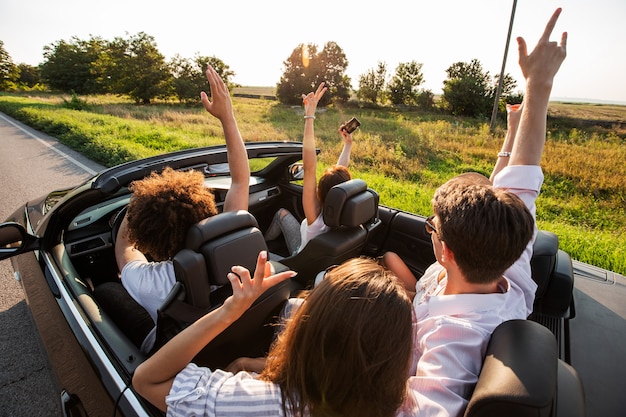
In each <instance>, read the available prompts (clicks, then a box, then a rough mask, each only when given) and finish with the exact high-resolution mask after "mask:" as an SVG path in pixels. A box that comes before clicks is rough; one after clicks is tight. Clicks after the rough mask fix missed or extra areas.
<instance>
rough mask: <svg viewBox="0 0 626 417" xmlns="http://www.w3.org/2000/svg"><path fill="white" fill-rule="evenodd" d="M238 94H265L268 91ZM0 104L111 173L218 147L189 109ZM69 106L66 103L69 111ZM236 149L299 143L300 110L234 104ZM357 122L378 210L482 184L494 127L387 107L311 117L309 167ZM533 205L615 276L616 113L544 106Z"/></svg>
mask: <svg viewBox="0 0 626 417" xmlns="http://www.w3.org/2000/svg"><path fill="white" fill-rule="evenodd" d="M238 91H239V93H243V94H257V95H263V96H270V95H271V94H270V93H272V92H273V89H270V88H269V87H246V88H240V89H239V90H238ZM68 103H70V104H71V101H70V98H69V97H64V98H62V97H59V96H54V95H42V96H26V95H0V111H3V112H5V113H7V114H9V115H11V116H13V117H15V118H17V119H19V120H21V121H23V122H25V123H27V124H28V125H30V126H32V127H34V128H36V129H39V130H41V131H44V132H46V133H48V134H50V135H52V136H55V137H57V138H58V139H59V140H60V141H62V142H63V143H65V144H67V145H69V146H71V147H72V148H74V149H77V150H78V151H80V152H82V153H83V154H85V155H86V156H88V157H90V158H92V159H94V160H96V161H98V162H100V163H102V164H104V165H107V166H112V165H115V164H118V163H121V162H125V161H128V160H133V159H137V158H142V157H145V156H150V155H155V154H159V153H162V152H167V151H172V150H177V149H183V148H191V147H197V146H206V145H213V144H218V143H223V137H222V130H221V126H220V124H219V122H218V121H217V120H216V119H214V118H213V117H211V116H210V115H208V114H207V113H206V111H205V110H204V109H203V108H202V106H201V105H199V106H183V105H178V104H173V103H160V104H153V105H150V106H136V105H134V104H133V103H131V102H129V101H125V100H123V99H120V98H116V97H110V96H97V97H85V98H80V99H79V102H78V104H79V106H78V107H79V108H81V109H82V110H73V109H72V108H76V106H71V105H68ZM75 104H76V103H75ZM233 106H234V109H235V114H236V116H237V120H238V124H239V128H240V130H241V133H242V136H243V137H244V140H245V141H264V140H296V141H299V140H301V138H302V128H303V123H302V117H301V115H302V109H301V108H297V107H296V108H294V107H290V106H284V105H281V104H279V103H278V102H277V101H274V100H258V99H251V98H242V97H234V98H233ZM352 116H356V117H357V118H359V120H360V121H361V123H362V126H361V128H360V129H359V130H357V131H356V133H355V134H354V140H355V145H354V147H353V153H352V162H351V165H350V169H351V171H352V172H353V174H354V176H356V177H361V178H363V179H365V180H366V181H367V183H368V185H369V186H370V187H372V188H374V189H376V190H377V191H378V192H379V193H380V196H381V203H382V204H384V205H387V206H391V207H396V208H399V209H402V210H405V211H409V212H415V213H420V214H429V213H430V211H431V209H430V199H431V197H432V195H433V193H434V190H435V189H436V188H437V187H438V186H439V185H440V184H442V183H443V182H444V181H446V180H448V179H449V178H451V177H452V176H454V175H457V174H459V173H462V172H467V171H478V172H481V173H483V174H486V175H489V173H490V172H491V168H492V167H493V164H494V163H495V160H496V154H497V152H498V151H499V148H500V145H501V142H502V138H503V137H504V133H505V132H504V130H503V127H504V123H503V122H502V123H500V125H499V126H498V127H497V128H496V131H495V134H494V135H493V136H492V135H491V134H490V133H489V121H488V120H475V119H467V118H458V117H452V116H448V115H442V114H425V113H421V112H416V111H400V110H397V109H391V108H379V109H369V108H368V109H366V108H359V107H329V108H327V109H319V110H318V118H317V120H316V123H315V133H316V136H317V138H318V143H317V144H318V147H319V148H320V150H321V153H320V161H321V164H320V166H326V165H329V164H332V163H335V162H336V158H337V156H338V154H339V152H340V149H341V139H340V137H339V134H338V133H337V128H338V126H339V125H340V124H341V123H342V122H343V121H346V120H348V119H349V118H351V117H352ZM548 128H549V131H548V139H547V142H546V146H545V150H544V157H543V161H542V167H543V169H544V173H545V183H544V187H543V189H542V194H541V196H540V197H539V199H538V201H537V206H538V214H537V218H538V224H539V227H540V228H542V229H545V230H549V231H552V232H554V233H556V234H557V235H558V236H559V240H560V245H561V248H562V249H563V250H565V251H567V252H569V253H570V254H571V255H572V257H573V258H574V259H577V260H580V261H583V262H586V263H589V264H593V265H597V266H599V267H602V268H606V269H609V270H612V271H615V272H618V273H620V274H626V233H625V232H626V216H625V215H624V213H625V211H626V210H625V209H626V164H625V163H624V161H626V139H625V138H626V107H625V106H604V105H592V104H573V103H551V105H550V108H549V118H548Z"/></svg>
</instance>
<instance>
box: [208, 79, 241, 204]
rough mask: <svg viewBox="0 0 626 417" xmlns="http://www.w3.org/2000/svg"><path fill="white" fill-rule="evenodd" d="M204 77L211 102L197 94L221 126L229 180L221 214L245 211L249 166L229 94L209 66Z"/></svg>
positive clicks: (222, 82)
mask: <svg viewBox="0 0 626 417" xmlns="http://www.w3.org/2000/svg"><path fill="white" fill-rule="evenodd" d="M206 76H207V79H208V81H209V85H210V86H211V99H212V101H209V98H208V96H207V94H206V93H205V92H204V91H203V92H201V93H200V98H201V99H202V104H203V105H204V108H205V109H206V110H207V111H208V112H209V113H211V114H212V115H213V116H215V117H216V118H218V119H219V121H220V122H221V123H222V129H223V130H224V138H225V139H226V150H227V153H228V167H229V170H230V176H231V180H232V182H231V185H230V188H229V190H228V192H227V193H226V199H225V201H224V211H236V210H248V199H249V196H248V191H249V187H250V164H249V163H248V153H247V152H246V147H245V145H244V143H243V139H242V138H241V133H240V132H239V127H238V126H237V120H236V119H235V114H234V112H233V106H232V102H231V99H230V93H229V91H228V87H226V84H225V83H224V81H223V80H222V78H221V77H220V76H219V74H218V73H217V72H215V70H214V69H213V68H212V67H209V68H208V69H207V71H206Z"/></svg>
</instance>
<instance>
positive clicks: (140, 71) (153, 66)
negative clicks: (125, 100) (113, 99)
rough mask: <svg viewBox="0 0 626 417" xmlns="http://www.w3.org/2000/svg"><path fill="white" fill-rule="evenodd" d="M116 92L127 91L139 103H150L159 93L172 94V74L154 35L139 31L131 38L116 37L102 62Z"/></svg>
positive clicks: (160, 94) (161, 95)
mask: <svg viewBox="0 0 626 417" xmlns="http://www.w3.org/2000/svg"><path fill="white" fill-rule="evenodd" d="M102 67H103V68H106V69H107V77H110V80H111V88H112V90H113V92H114V93H116V94H126V95H128V96H130V97H131V98H132V99H133V100H135V102H136V103H142V104H150V102H151V100H152V99H154V98H157V97H163V98H165V97H168V96H169V95H170V93H171V91H172V84H171V80H172V75H171V74H170V71H169V67H168V64H167V63H166V62H165V57H164V56H163V55H162V54H161V53H160V52H159V50H158V48H157V45H156V42H155V40H154V37H152V36H150V35H148V34H146V33H144V32H139V33H137V34H136V35H132V36H130V37H129V38H128V39H124V38H121V37H116V38H115V39H114V40H113V41H112V42H110V43H109V48H108V54H107V56H106V58H105V60H104V61H103V63H102Z"/></svg>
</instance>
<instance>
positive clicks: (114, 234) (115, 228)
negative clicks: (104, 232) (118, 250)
mask: <svg viewBox="0 0 626 417" xmlns="http://www.w3.org/2000/svg"><path fill="white" fill-rule="evenodd" d="M127 211H128V206H124V208H122V209H121V210H120V211H118V212H117V214H116V215H115V218H114V219H113V225H112V226H111V242H113V246H115V240H116V239H117V233H118V232H119V230H120V226H121V225H122V220H124V217H125V216H126V212H127Z"/></svg>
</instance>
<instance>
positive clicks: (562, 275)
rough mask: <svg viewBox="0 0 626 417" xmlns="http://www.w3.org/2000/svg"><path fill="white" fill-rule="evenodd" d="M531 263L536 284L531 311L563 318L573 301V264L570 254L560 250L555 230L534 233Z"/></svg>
mask: <svg viewBox="0 0 626 417" xmlns="http://www.w3.org/2000/svg"><path fill="white" fill-rule="evenodd" d="M530 266H531V271H532V277H533V280H534V281H535V282H536V283H537V292H536V294H535V303H534V309H533V313H534V314H545V315H550V316H555V317H565V316H566V315H567V314H568V310H569V307H570V304H571V301H572V291H573V288H574V275H573V267H572V260H571V258H570V256H569V255H568V254H567V253H566V252H564V251H562V250H559V240H558V237H557V236H556V235H555V234H554V233H551V232H547V231H545V230H540V231H539V232H538V233H537V238H536V239H535V243H534V245H533V255H532V258H531V261H530Z"/></svg>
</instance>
